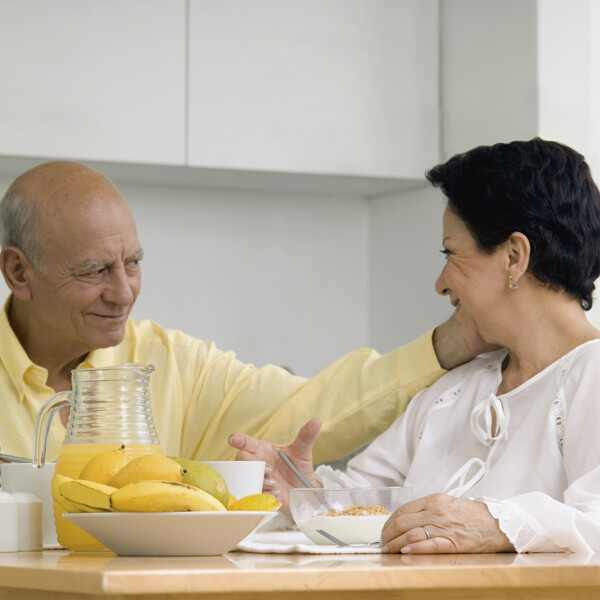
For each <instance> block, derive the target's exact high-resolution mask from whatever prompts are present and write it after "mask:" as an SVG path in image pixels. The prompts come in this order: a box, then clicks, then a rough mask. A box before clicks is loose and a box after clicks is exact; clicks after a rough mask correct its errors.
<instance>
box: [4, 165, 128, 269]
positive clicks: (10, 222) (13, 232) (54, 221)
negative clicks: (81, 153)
mask: <svg viewBox="0 0 600 600" xmlns="http://www.w3.org/2000/svg"><path fill="white" fill-rule="evenodd" d="M114 203H117V204H123V205H125V201H124V200H123V198H122V196H121V194H120V193H119V191H118V190H117V188H116V187H115V186H114V185H113V184H112V182H111V181H109V180H108V179H107V178H106V177H104V175H102V174H101V173H99V172H98V171H96V170H95V169H92V168H91V167H88V166H86V165H83V164H81V163H76V162H70V161H53V162H47V163H43V164H41V165H38V166H37V167H34V168H33V169H30V170H29V171H26V172H25V173H23V174H22V175H20V176H19V177H17V179H15V181H14V182H13V183H12V184H11V185H10V187H9V188H8V190H7V192H6V194H5V195H4V197H3V198H2V200H1V201H0V243H1V244H2V247H6V246H16V247H17V248H19V249H21V250H22V251H23V252H24V253H25V254H26V255H27V256H28V257H29V259H30V260H32V261H33V262H34V263H35V264H38V265H39V264H40V263H41V261H42V259H43V257H44V255H45V249H46V248H47V247H48V244H50V243H52V239H53V237H54V236H56V235H61V234H60V231H61V227H62V226H63V224H64V223H65V222H67V221H68V220H69V217H70V216H72V215H74V214H77V213H84V212H85V213H87V212H89V210H90V209H92V210H93V208H94V207H98V208H99V207H100V206H103V207H104V208H106V207H107V206H109V205H110V204H114ZM65 233H66V234H67V235H68V232H65Z"/></svg>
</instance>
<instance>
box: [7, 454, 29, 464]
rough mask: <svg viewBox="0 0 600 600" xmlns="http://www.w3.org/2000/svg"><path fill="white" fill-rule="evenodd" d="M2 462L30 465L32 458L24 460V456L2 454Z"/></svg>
mask: <svg viewBox="0 0 600 600" xmlns="http://www.w3.org/2000/svg"><path fill="white" fill-rule="evenodd" d="M0 460H3V461H4V462H7V463H30V462H31V459H30V458H23V457H22V456H13V455H12V454H0Z"/></svg>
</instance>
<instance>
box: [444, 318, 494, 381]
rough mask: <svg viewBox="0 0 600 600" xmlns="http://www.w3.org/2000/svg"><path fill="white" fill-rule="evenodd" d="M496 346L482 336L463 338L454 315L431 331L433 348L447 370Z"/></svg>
mask: <svg viewBox="0 0 600 600" xmlns="http://www.w3.org/2000/svg"><path fill="white" fill-rule="evenodd" d="M498 348H499V346H494V345H493V344H488V343H487V342H486V341H485V340H484V339H482V338H477V339H469V340H467V339H465V337H464V335H463V332H462V327H461V326H460V323H459V322H458V320H457V319H456V316H455V315H452V316H451V317H450V318H449V319H448V320H447V321H446V322H445V323H442V324H441V325H439V326H438V327H436V328H435V329H434V331H433V349H434V350H435V354H436V356H437V359H438V361H439V363H440V365H441V366H442V367H443V368H444V369H447V370H450V369H453V368H454V367H458V365H462V364H463V363H466V362H468V361H470V360H471V359H473V358H475V357H476V356H477V355H478V354H481V353H483V352H491V351H492V350H498Z"/></svg>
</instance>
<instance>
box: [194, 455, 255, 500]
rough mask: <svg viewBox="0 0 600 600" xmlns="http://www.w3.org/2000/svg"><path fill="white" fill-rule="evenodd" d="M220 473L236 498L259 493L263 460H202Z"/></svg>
mask: <svg viewBox="0 0 600 600" xmlns="http://www.w3.org/2000/svg"><path fill="white" fill-rule="evenodd" d="M200 462H203V463H204V464H205V465H209V466H211V467H212V468H213V469H215V471H217V472H218V473H220V474H221V477H223V479H224V480H225V483H226V484H227V487H228V488H229V492H230V493H231V494H233V495H234V496H235V498H236V500H239V499H240V498H243V497H244V496H249V495H250V494H260V493H261V492H262V488H263V480H264V478H265V462H264V461H262V460H250V461H247V460H202V461H200Z"/></svg>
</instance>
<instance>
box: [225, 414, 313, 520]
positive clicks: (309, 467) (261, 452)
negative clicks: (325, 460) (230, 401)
mask: <svg viewBox="0 0 600 600" xmlns="http://www.w3.org/2000/svg"><path fill="white" fill-rule="evenodd" d="M320 429H321V421H319V420H317V419H311V420H310V421H308V423H306V424H305V425H304V426H303V427H302V428H301V429H300V431H299V432H298V435H297V436H296V439H295V440H294V441H293V442H292V443H291V444H290V445H289V446H280V445H278V444H272V443H271V442H265V441H264V440H259V439H257V438H253V437H251V436H249V435H246V434H244V433H234V434H232V435H231V436H230V437H229V445H230V446H233V447H234V448H236V449H237V450H239V452H238V453H237V455H236V460H264V461H265V462H266V463H267V466H266V469H265V480H264V484H263V491H264V492H266V493H268V494H273V495H274V496H277V499H278V500H279V502H282V503H283V507H282V508H283V510H284V511H285V512H287V513H289V505H288V489H289V488H291V487H305V486H304V484H303V483H302V482H301V481H300V480H299V479H298V478H297V477H296V476H295V475H294V473H293V472H292V471H291V469H290V468H289V467H288V466H287V465H286V464H285V462H283V460H282V459H281V457H280V456H279V454H278V452H279V451H280V450H283V451H284V452H285V453H286V454H287V455H288V456H289V457H290V458H291V460H292V462H293V463H294V464H295V465H296V466H297V467H298V469H300V471H301V472H302V474H303V475H304V476H305V477H306V478H307V479H308V480H309V481H310V482H311V483H312V484H313V485H314V486H315V487H323V486H322V485H321V484H320V483H319V482H318V480H317V479H316V477H315V472H314V470H313V461H312V448H313V445H314V443H315V439H316V438H317V435H318V434H319V430H320Z"/></svg>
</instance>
